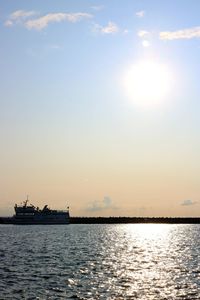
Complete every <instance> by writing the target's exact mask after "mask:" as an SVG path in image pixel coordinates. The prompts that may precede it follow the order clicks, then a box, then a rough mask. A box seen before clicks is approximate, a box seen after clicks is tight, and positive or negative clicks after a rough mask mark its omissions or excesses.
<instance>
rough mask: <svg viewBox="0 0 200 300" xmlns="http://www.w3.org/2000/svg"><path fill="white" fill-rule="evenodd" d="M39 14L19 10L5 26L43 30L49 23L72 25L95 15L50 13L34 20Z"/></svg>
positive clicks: (10, 17)
mask: <svg viewBox="0 0 200 300" xmlns="http://www.w3.org/2000/svg"><path fill="white" fill-rule="evenodd" d="M36 14H38V13H36V12H35V11H25V10H17V11H15V12H13V13H12V14H11V15H10V16H9V18H8V19H7V20H6V22H5V23H4V25H5V26H12V25H14V24H18V23H20V24H22V25H23V26H25V27H26V28H27V29H35V30H42V29H44V28H46V27H47V26H48V25H49V23H59V22H62V21H67V22H71V23H76V22H79V21H81V20H83V19H89V18H92V17H93V15H92V14H89V13H84V12H76V13H62V12H58V13H49V14H46V15H44V16H41V17H38V18H34V16H35V15H36Z"/></svg>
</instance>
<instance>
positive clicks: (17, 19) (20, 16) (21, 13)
mask: <svg viewBox="0 0 200 300" xmlns="http://www.w3.org/2000/svg"><path fill="white" fill-rule="evenodd" d="M37 14H38V13H37V12H35V11H33V10H31V11H27V10H16V11H14V12H13V13H12V14H10V16H9V18H8V19H7V20H6V22H5V23H4V25H5V26H12V25H14V24H16V23H23V22H24V21H25V20H27V19H28V18H30V17H33V16H35V15H37Z"/></svg>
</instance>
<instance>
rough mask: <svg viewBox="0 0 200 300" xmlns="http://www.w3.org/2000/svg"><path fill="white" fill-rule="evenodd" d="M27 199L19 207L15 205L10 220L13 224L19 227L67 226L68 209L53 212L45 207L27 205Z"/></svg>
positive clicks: (68, 219) (68, 218)
mask: <svg viewBox="0 0 200 300" xmlns="http://www.w3.org/2000/svg"><path fill="white" fill-rule="evenodd" d="M28 202H29V200H28V197H27V199H26V200H25V201H24V202H23V203H22V204H20V205H17V204H15V206H14V209H15V215H14V216H13V218H12V221H13V222H12V223H13V224H19V225H37V224H42V225H51V224H69V221H70V215H69V207H67V209H66V210H53V209H50V208H49V207H48V205H45V206H44V207H43V209H40V208H39V207H35V206H34V205H33V204H28Z"/></svg>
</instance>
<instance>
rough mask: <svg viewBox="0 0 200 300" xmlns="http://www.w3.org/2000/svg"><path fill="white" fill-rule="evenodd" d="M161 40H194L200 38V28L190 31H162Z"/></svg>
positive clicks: (190, 29)
mask: <svg viewBox="0 0 200 300" xmlns="http://www.w3.org/2000/svg"><path fill="white" fill-rule="evenodd" d="M159 36H160V39H161V40H180V39H194V38H200V27H193V28H188V29H181V30H176V31H161V32H160V34H159Z"/></svg>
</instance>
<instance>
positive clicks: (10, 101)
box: [0, 0, 200, 216]
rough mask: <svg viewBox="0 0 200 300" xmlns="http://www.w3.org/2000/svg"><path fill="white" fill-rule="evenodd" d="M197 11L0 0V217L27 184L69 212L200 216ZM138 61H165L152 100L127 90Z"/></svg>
mask: <svg viewBox="0 0 200 300" xmlns="http://www.w3.org/2000/svg"><path fill="white" fill-rule="evenodd" d="M199 11H200V1H199V0H184V1H183V0H173V1H171V0H170V1H155V0H123V1H119V0H115V1H100V0H99V1H94V0H93V1H92V0H76V1H74V0H71V1H70V0H57V1H55V0H54V1H53V0H46V1H37V0H34V1H33V0H29V1H27V0H26V1H25V0H24V1H22V0H18V1H13V0H2V1H1V3H0V36H1V47H0V82H1V96H0V140H1V147H0V215H11V214H13V212H14V211H13V206H14V204H15V203H20V202H21V201H23V200H25V199H26V195H27V194H28V195H29V198H30V201H31V202H32V203H33V204H35V205H37V206H43V205H44V204H49V205H50V206H51V207H52V208H60V209H64V208H65V207H66V206H67V205H69V206H70V212H71V215H73V216H135V215H136V216H138V215H141V216H199V215H200V177H199V170H200V160H199V153H200V139H199V137H200V118H199V113H200V84H199V78H200V19H199ZM142 61H153V62H154V63H156V64H158V65H163V64H164V65H165V66H167V68H168V70H169V74H170V75H169V78H168V79H170V82H171V83H170V86H169V91H168V93H167V95H162V98H163V99H162V101H161V103H160V104H159V105H152V106H148V105H146V106H145V105H144V106H140V105H139V103H138V101H137V99H136V100H134V99H133V101H131V99H130V97H128V96H127V93H126V91H125V87H124V84H123V82H124V81H123V80H124V79H123V78H124V76H125V75H124V74H126V73H127V70H129V69H130V67H131V66H132V65H133V66H134V65H136V64H137V63H138V62H142ZM146 84H147V82H145V81H144V82H143V89H144V90H145V88H146ZM158 85H159V84H158ZM158 88H159V87H158ZM164 96H165V97H164Z"/></svg>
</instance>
